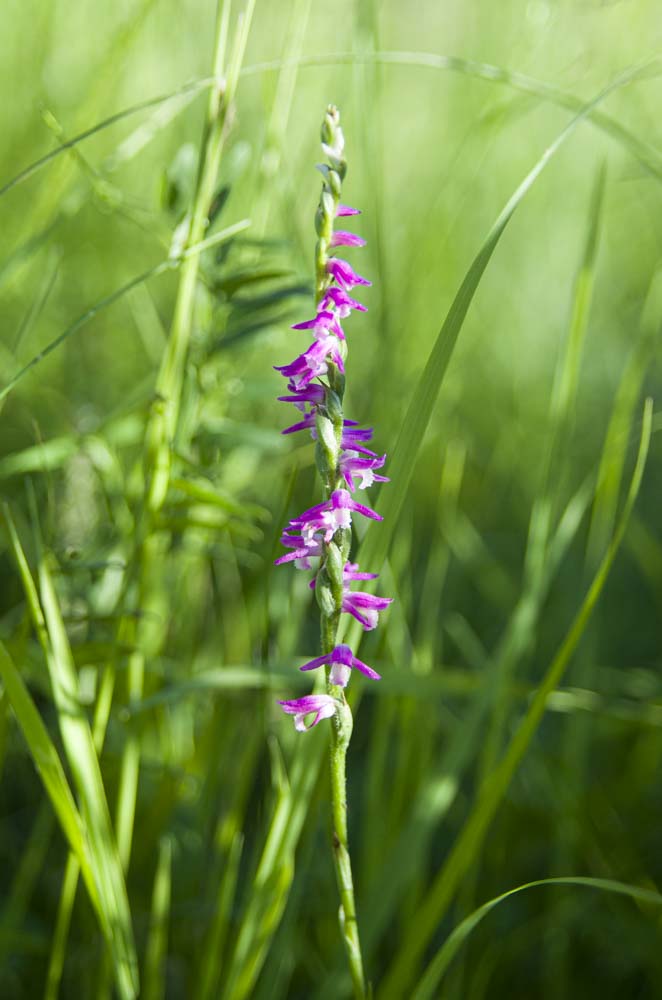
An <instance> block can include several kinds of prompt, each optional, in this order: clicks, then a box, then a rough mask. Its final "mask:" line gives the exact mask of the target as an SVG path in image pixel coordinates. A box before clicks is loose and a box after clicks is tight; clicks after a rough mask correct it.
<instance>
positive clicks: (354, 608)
mask: <svg viewBox="0 0 662 1000" xmlns="http://www.w3.org/2000/svg"><path fill="white" fill-rule="evenodd" d="M392 601H393V598H392V597H375V596H374V595H373V594H366V593H364V592H363V591H361V590H354V591H352V590H350V589H349V588H348V587H344V588H343V599H342V610H343V611H347V612H348V614H350V615H353V617H354V618H356V620H357V622H360V624H361V625H363V627H364V629H366V631H368V632H370V631H371V630H372V629H373V628H377V624H378V622H379V612H380V611H385V610H386V608H387V607H388V606H389V604H391V603H392Z"/></svg>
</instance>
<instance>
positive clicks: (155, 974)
mask: <svg viewBox="0 0 662 1000" xmlns="http://www.w3.org/2000/svg"><path fill="white" fill-rule="evenodd" d="M171 893H172V841H171V840H170V839H169V838H168V837H163V838H162V840H161V843H160V844H159V857H158V862H157V866H156V874H155V876H154V888H153V892H152V912H151V915H150V924H149V937H148V939H147V949H146V953H145V975H144V982H145V985H144V988H143V1000H163V998H164V997H165V963H166V956H167V954H168V920H169V919H170V897H171Z"/></svg>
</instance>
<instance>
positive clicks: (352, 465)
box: [340, 450, 389, 493]
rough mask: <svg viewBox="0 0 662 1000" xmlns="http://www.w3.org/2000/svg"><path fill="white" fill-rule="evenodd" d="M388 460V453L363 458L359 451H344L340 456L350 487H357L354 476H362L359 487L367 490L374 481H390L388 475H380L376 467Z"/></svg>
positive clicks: (346, 480)
mask: <svg viewBox="0 0 662 1000" xmlns="http://www.w3.org/2000/svg"><path fill="white" fill-rule="evenodd" d="M385 461H386V455H382V456H381V457H376V458H361V457H360V455H359V452H358V451H353V450H347V451H343V452H342V454H341V456H340V471H341V472H342V474H343V477H344V479H345V482H346V483H347V486H348V487H349V489H350V490H351V491H352V493H353V492H354V490H355V489H356V488H357V485H356V482H355V480H354V476H360V482H359V484H358V489H360V490H366V489H367V488H368V487H369V486H372V484H373V483H388V481H389V480H388V476H379V475H377V473H376V472H375V469H381V468H382V466H383V465H384V462H385Z"/></svg>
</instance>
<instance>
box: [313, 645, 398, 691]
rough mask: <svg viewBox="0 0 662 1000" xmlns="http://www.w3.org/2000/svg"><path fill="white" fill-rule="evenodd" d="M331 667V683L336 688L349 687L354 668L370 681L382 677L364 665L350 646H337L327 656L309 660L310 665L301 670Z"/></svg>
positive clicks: (378, 679)
mask: <svg viewBox="0 0 662 1000" xmlns="http://www.w3.org/2000/svg"><path fill="white" fill-rule="evenodd" d="M322 666H329V667H331V671H330V673H329V681H330V683H331V684H334V685H335V686H336V687H342V688H344V687H347V684H348V682H349V678H350V674H351V670H352V668H354V669H355V670H360V671H361V673H362V674H365V675H366V677H369V678H370V680H373V681H380V680H381V677H380V675H379V674H378V673H377V672H376V671H375V670H373V669H372V667H369V666H368V665H367V663H363V661H362V660H359V659H358V658H357V657H356V656H354V654H353V653H352V650H351V649H350V648H349V646H345V645H342V646H336V647H335V649H334V650H332V652H331V653H327V655H326V656H316V657H315V659H314V660H309V662H308V663H304V665H303V666H302V667H300V668H299V669H300V670H316V669H317V667H322Z"/></svg>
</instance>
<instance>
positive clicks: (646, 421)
mask: <svg viewBox="0 0 662 1000" xmlns="http://www.w3.org/2000/svg"><path fill="white" fill-rule="evenodd" d="M651 424H652V402H651V400H647V402H646V406H645V408H644V416H643V422H642V429H641V440H640V444H639V453H638V455H637V462H636V465H635V468H634V472H633V475H632V481H631V483H630V489H629V491H628V495H627V499H626V501H625V505H624V508H623V511H622V513H621V517H620V520H619V522H618V525H617V527H616V531H615V532H614V535H613V537H612V539H611V542H610V544H609V546H608V548H607V550H606V552H605V553H604V555H603V557H602V560H601V562H600V565H599V567H598V569H597V572H596V574H595V576H594V578H593V581H592V583H591V586H590V587H589V589H588V592H587V594H586V596H585V598H584V600H583V602H582V604H581V606H580V608H579V611H578V612H577V614H576V616H575V618H574V621H573V623H572V625H571V627H570V629H569V631H568V633H567V634H566V636H565V639H564V640H563V642H562V643H561V646H560V648H559V650H558V652H557V654H556V656H555V657H554V659H553V660H552V662H551V664H550V666H549V667H548V669H547V671H546V673H545V675H544V677H543V679H542V681H541V683H540V686H539V687H538V689H537V691H536V693H535V695H534V697H533V699H532V701H531V704H530V706H529V708H528V711H527V712H526V714H525V715H524V717H523V718H522V720H521V722H520V724H519V726H518V728H517V730H516V732H515V734H514V736H513V738H512V740H511V741H510V744H509V746H508V749H507V750H506V752H505V754H504V755H503V757H502V758H501V760H500V761H499V763H498V765H497V766H496V768H495V769H494V771H493V772H492V774H491V776H490V780H489V782H486V783H485V784H484V785H483V786H482V788H481V791H480V794H479V797H478V801H477V802H476V804H475V806H474V809H473V811H472V812H471V814H470V816H469V818H468V819H467V821H466V823H465V824H464V826H463V827H462V830H461V832H460V834H459V836H458V838H457V840H456V842H455V845H454V846H453V849H452V850H451V852H450V854H449V856H448V858H447V860H446V863H445V864H444V866H443V867H442V869H441V871H440V872H439V873H438V875H437V877H436V879H435V880H434V882H433V884H432V885H431V886H430V889H429V890H428V892H427V894H426V896H425V897H424V898H423V900H422V902H421V903H420V904H419V906H418V910H417V915H416V926H415V928H413V929H412V932H411V933H410V934H408V935H407V936H406V937H405V938H404V939H403V940H402V941H401V942H400V947H399V949H398V954H397V956H396V958H395V960H394V962H393V965H392V967H391V970H390V972H389V974H388V976H387V977H386V979H385V981H384V985H383V989H384V993H385V995H386V996H406V995H407V994H408V992H410V990H409V987H410V986H411V981H412V977H413V973H414V970H415V968H416V964H417V962H418V960H419V958H420V956H421V955H422V953H423V952H424V950H425V948H426V947H427V945H428V943H429V941H430V939H431V937H432V935H433V934H434V932H435V930H436V928H437V927H438V925H439V922H440V920H441V919H442V918H443V916H444V914H445V913H446V911H447V909H448V906H449V905H450V902H451V900H452V898H453V896H454V893H455V891H456V889H457V886H458V885H459V883H460V880H461V879H462V877H463V876H464V875H465V874H466V872H467V871H468V870H469V868H470V866H471V864H472V861H473V859H474V858H475V857H476V855H477V853H478V851H479V849H480V846H481V844H482V841H483V838H484V836H485V834H486V832H487V829H488V827H489V824H490V822H491V820H492V818H493V816H494V814H495V813H496V811H497V809H498V807H499V805H500V803H501V801H502V800H503V797H504V795H505V793H506V791H507V789H508V786H509V785H510V782H511V780H512V777H513V775H514V774H515V771H516V770H517V768H518V766H519V764H520V762H521V760H522V758H523V756H524V754H525V753H526V750H527V748H528V746H529V744H530V742H531V740H532V738H533V736H534V734H535V732H536V730H537V728H538V726H539V724H540V721H541V719H542V717H543V715H544V713H545V710H546V704H547V699H548V697H549V695H550V694H551V693H552V691H554V689H555V688H556V687H557V686H558V684H559V683H560V681H561V678H562V677H563V674H564V673H565V670H566V668H567V666H568V663H569V661H570V658H571V656H572V654H573V653H574V651H575V649H576V648H577V644H578V642H579V640H580V639H581V637H582V635H583V633H584V630H585V629H586V626H587V625H588V621H589V619H590V617H591V613H592V611H593V609H594V607H595V605H596V603H597V600H598V598H599V596H600V594H601V592H602V589H603V587H604V585H605V583H606V580H607V576H608V575H609V571H610V569H611V566H612V563H613V561H614V559H615V557H616V553H617V552H618V549H619V547H620V544H621V541H622V540H623V536H624V534H625V529H626V527H627V524H628V521H629V518H630V514H631V512H632V509H633V507H634V503H635V500H636V498H637V494H638V493H639V487H640V486H641V481H642V478H643V473H644V467H645V464H646V458H647V455H648V446H649V443H650V435H651Z"/></svg>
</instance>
